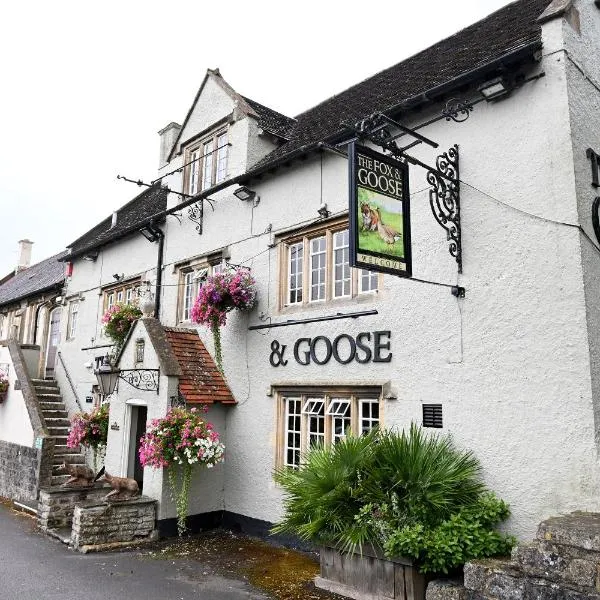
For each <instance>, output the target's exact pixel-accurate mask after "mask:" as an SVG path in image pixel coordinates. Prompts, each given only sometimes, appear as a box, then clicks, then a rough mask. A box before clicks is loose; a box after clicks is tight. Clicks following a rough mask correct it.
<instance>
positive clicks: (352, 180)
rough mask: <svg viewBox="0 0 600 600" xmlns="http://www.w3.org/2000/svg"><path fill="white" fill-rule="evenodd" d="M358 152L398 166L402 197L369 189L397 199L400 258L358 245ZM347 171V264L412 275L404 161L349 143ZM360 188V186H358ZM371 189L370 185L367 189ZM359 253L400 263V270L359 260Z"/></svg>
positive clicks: (407, 181) (407, 178) (405, 166)
mask: <svg viewBox="0 0 600 600" xmlns="http://www.w3.org/2000/svg"><path fill="white" fill-rule="evenodd" d="M359 154H361V155H364V156H367V157H369V158H371V159H374V160H377V161H379V162H380V163H382V164H385V165H388V166H390V167H392V168H394V169H398V171H399V172H400V174H401V182H402V199H401V200H400V199H399V198H397V197H396V196H394V195H392V194H385V193H384V192H382V191H381V190H373V191H376V192H377V193H378V194H380V195H382V196H387V197H389V198H392V199H394V200H397V201H401V202H402V242H403V244H404V258H403V259H400V258H398V257H396V256H394V255H392V254H385V253H382V252H375V251H369V250H365V249H360V248H359V231H360V227H361V223H360V222H359V217H358V210H359V199H358V187H359V185H360V184H359V181H358V169H359V164H358V157H359ZM348 173H349V188H350V189H349V204H348V212H349V217H350V232H349V234H350V235H349V238H350V266H351V267H356V268H359V269H367V270H369V271H376V272H381V273H390V274H392V275H396V276H398V277H411V276H412V247H411V230H410V188H409V174H408V164H407V163H406V162H404V161H399V160H396V159H394V158H392V157H390V156H387V155H385V154H381V153H380V152H376V151H375V150H372V149H371V148H367V147H365V146H361V145H358V144H356V142H352V143H350V144H349V147H348ZM361 187H364V186H362V185H361ZM371 189H372V188H371ZM359 254H362V255H363V256H365V257H373V258H374V259H375V260H377V259H381V260H387V261H389V262H396V263H402V264H403V265H404V267H405V268H404V269H399V268H394V267H389V266H386V265H382V264H376V263H372V262H367V261H365V260H360V257H359Z"/></svg>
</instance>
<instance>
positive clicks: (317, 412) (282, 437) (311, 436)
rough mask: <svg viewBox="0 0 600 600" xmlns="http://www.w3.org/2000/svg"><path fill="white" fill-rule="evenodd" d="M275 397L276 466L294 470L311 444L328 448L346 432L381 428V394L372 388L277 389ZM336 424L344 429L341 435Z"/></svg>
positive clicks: (344, 435)
mask: <svg viewBox="0 0 600 600" xmlns="http://www.w3.org/2000/svg"><path fill="white" fill-rule="evenodd" d="M277 398H278V406H279V409H280V416H279V418H278V435H277V440H278V441H277V464H278V465H286V466H290V467H298V466H299V465H300V463H301V460H302V455H303V454H304V453H305V452H306V451H307V450H308V449H309V448H310V446H311V444H314V443H323V444H325V445H329V444H332V443H336V442H337V441H339V440H340V439H343V438H344V437H346V434H347V432H348V430H350V431H351V432H352V433H353V434H354V435H358V434H360V433H364V432H365V431H367V430H370V429H373V428H375V427H381V426H382V421H383V415H382V400H381V391H380V390H377V389H376V388H368V389H363V388H354V389H352V388H343V389H336V388H331V389H314V390H311V389H300V388H297V389H289V390H281V391H279V392H278V394H277ZM291 402H293V403H294V404H293V406H291ZM365 407H368V410H366V409H365ZM291 408H293V410H294V412H290V409H291ZM290 419H292V420H290ZM290 424H292V425H293V428H290ZM298 425H299V428H298ZM340 425H341V426H342V427H343V428H344V430H343V431H341V432H340V431H338V430H339V427H340ZM290 457H291V458H290Z"/></svg>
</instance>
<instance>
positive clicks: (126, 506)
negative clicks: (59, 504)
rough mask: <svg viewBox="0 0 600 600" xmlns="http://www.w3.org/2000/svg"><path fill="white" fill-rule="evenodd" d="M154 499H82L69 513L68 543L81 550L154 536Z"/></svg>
mask: <svg viewBox="0 0 600 600" xmlns="http://www.w3.org/2000/svg"><path fill="white" fill-rule="evenodd" d="M155 520H156V500H152V499H150V498H145V497H143V496H142V497H141V498H136V499H134V500H127V501H125V502H118V503H116V502H115V503H112V504H107V503H106V502H86V503H85V504H81V505H77V506H76V507H75V512H74V513H73V530H72V533H71V545H72V546H73V548H75V549H77V550H80V551H82V552H87V551H89V550H92V549H98V550H100V549H103V547H104V548H106V546H109V547H113V546H115V545H119V544H123V543H131V542H139V541H145V540H150V539H153V538H154V531H155V529H154V524H155Z"/></svg>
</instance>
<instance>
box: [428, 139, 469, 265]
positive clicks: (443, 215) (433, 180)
mask: <svg viewBox="0 0 600 600" xmlns="http://www.w3.org/2000/svg"><path fill="white" fill-rule="evenodd" d="M427 182H428V183H429V184H430V185H431V189H430V190H429V204H430V206H431V211H432V212H433V216H434V217H435V220H436V221H437V222H438V223H439V224H440V225H441V226H442V227H443V228H444V230H445V231H446V236H447V239H448V242H449V243H450V244H449V251H450V255H451V256H454V258H455V259H456V263H457V264H458V272H459V273H462V245H461V231H460V179H459V169H458V146H457V145H454V146H452V147H451V148H450V149H449V150H448V152H444V153H443V154H440V155H439V156H438V157H437V159H436V168H435V169H431V170H429V171H428V172H427Z"/></svg>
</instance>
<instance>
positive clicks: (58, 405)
mask: <svg viewBox="0 0 600 600" xmlns="http://www.w3.org/2000/svg"><path fill="white" fill-rule="evenodd" d="M40 408H41V409H42V412H43V411H46V410H60V411H63V412H65V413H66V412H67V411H66V406H65V405H64V404H63V403H62V402H40Z"/></svg>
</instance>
